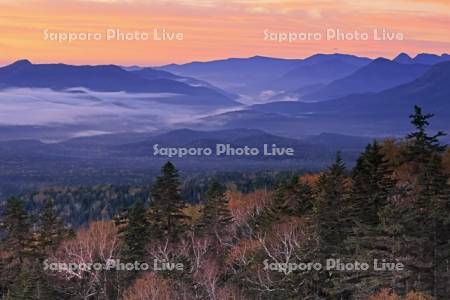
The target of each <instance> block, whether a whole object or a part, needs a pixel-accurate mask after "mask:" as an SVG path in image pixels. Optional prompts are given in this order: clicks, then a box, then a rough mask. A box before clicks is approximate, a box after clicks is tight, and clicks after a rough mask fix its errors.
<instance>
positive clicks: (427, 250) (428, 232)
mask: <svg viewBox="0 0 450 300" xmlns="http://www.w3.org/2000/svg"><path fill="white" fill-rule="evenodd" d="M414 109H415V113H414V114H413V115H411V116H410V118H411V123H412V124H413V125H414V126H415V128H416V130H415V131H414V132H412V133H411V134H409V135H408V137H407V142H408V143H407V146H406V150H405V151H404V153H403V157H404V160H403V161H404V164H407V165H408V166H412V167H413V168H412V170H413V172H414V174H413V175H415V180H414V181H412V184H410V186H409V189H408V190H407V191H406V195H405V197H403V198H404V199H403V201H401V202H399V201H397V203H391V204H390V205H388V207H387V211H385V212H384V215H388V216H390V218H389V217H388V218H386V217H385V220H386V222H385V225H384V228H385V231H386V235H387V236H389V234H391V236H392V237H395V238H394V241H395V243H393V244H394V245H395V246H396V253H397V255H398V256H400V257H404V258H408V259H404V260H403V261H404V263H405V264H406V268H407V270H408V272H407V276H405V278H403V279H402V282H401V284H398V287H394V289H395V288H396V289H397V291H398V293H401V294H404V293H406V292H408V291H410V290H417V291H423V292H427V293H429V294H431V295H433V296H435V297H437V298H438V299H439V297H442V296H443V295H448V292H449V289H448V286H449V284H448V283H449V280H450V276H449V271H448V267H449V263H448V261H449V258H450V250H449V249H450V244H449V240H450V228H449V222H448V220H449V211H450V210H449V207H450V205H449V203H450V198H449V197H450V196H449V195H450V191H449V185H448V179H449V177H448V174H445V172H444V171H443V168H442V153H443V152H444V151H445V149H446V146H445V145H441V143H440V141H439V138H440V137H442V136H443V135H444V133H443V132H438V133H436V134H434V135H429V134H428V133H427V131H426V130H427V127H428V126H429V119H430V118H431V117H433V115H432V114H423V113H422V110H421V108H420V107H417V106H416V107H415V108H414ZM443 299H444V298H443Z"/></svg>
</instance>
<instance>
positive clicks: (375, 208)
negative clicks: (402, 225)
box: [339, 142, 395, 298]
mask: <svg viewBox="0 0 450 300" xmlns="http://www.w3.org/2000/svg"><path fill="white" fill-rule="evenodd" d="M352 183H353V185H352V191H351V196H350V198H349V204H348V205H347V206H346V219H347V220H348V221H349V224H350V225H351V231H350V233H349V235H348V237H347V238H346V240H345V246H346V250H347V251H348V253H347V259H348V260H349V261H353V260H355V259H357V260H358V261H361V262H367V263H369V264H370V265H372V264H373V261H374V259H382V258H388V257H389V258H391V259H392V257H391V253H389V251H388V249H387V248H386V245H389V242H388V243H385V242H386V239H385V238H384V237H385V232H384V231H383V228H382V216H381V213H382V211H383V210H384V209H385V208H386V206H387V204H388V203H389V202H390V201H393V196H394V194H395V188H394V187H395V180H394V178H393V174H392V171H391V170H390V169H389V167H388V163H387V161H386V160H385V157H384V154H383V151H382V147H381V146H380V145H379V144H378V143H377V142H373V143H372V144H369V145H367V147H366V150H365V151H364V152H363V153H362V154H361V156H360V157H359V159H358V161H357V164H356V167H355V168H354V170H353V174H352ZM386 216H387V215H386ZM391 242H392V241H391ZM393 275H394V274H393V273H392V272H387V273H382V272H375V271H373V270H372V269H370V270H368V271H364V272H349V273H348V274H345V276H344V277H343V278H340V279H341V282H339V284H340V285H343V286H347V288H348V289H351V290H352V291H353V293H354V295H355V296H356V297H359V298H363V297H368V296H369V295H370V294H371V293H373V291H374V290H377V289H379V288H382V287H386V284H389V283H390V282H392V278H393ZM355 280H356V281H358V286H355V285H354V282H355Z"/></svg>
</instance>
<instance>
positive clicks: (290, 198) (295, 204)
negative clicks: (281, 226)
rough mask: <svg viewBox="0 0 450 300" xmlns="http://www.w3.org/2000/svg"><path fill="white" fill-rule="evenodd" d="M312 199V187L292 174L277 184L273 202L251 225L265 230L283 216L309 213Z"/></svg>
mask: <svg viewBox="0 0 450 300" xmlns="http://www.w3.org/2000/svg"><path fill="white" fill-rule="evenodd" d="M312 200H313V191H312V188H311V187H310V186H309V185H308V184H307V183H301V182H299V179H298V176H293V177H292V178H291V179H290V180H288V181H286V182H281V183H279V184H278V186H277V187H276V189H275V196H274V199H273V202H272V203H270V205H268V206H267V207H266V208H264V210H263V211H262V212H261V213H260V214H259V215H257V216H256V217H255V218H254V220H252V222H251V226H252V227H253V228H254V229H256V230H257V231H267V230H269V229H270V227H271V225H273V224H274V223H276V222H279V221H280V220H282V219H283V217H286V216H300V217H301V216H306V215H309V214H310V213H311V210H312V206H313V204H312V202H313V201H312Z"/></svg>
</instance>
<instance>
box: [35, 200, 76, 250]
mask: <svg viewBox="0 0 450 300" xmlns="http://www.w3.org/2000/svg"><path fill="white" fill-rule="evenodd" d="M38 226H39V229H38V232H37V243H36V244H37V248H38V249H37V250H38V251H39V252H40V253H43V254H44V255H45V254H46V253H47V252H48V251H55V250H56V248H57V247H58V246H59V244H60V243H61V242H62V241H63V240H65V239H67V238H70V237H72V236H74V232H73V230H71V229H69V228H67V227H66V226H65V225H64V222H63V221H62V220H61V219H60V218H59V217H58V215H57V213H56V210H55V207H54V204H53V201H52V200H50V199H47V200H45V202H44V205H43V207H42V212H41V213H40V215H39V220H38ZM44 255H43V256H44Z"/></svg>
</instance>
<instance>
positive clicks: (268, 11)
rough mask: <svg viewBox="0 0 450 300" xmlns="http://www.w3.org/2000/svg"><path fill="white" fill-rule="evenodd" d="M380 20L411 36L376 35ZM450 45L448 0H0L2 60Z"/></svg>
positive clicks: (145, 59)
mask: <svg viewBox="0 0 450 300" xmlns="http://www.w3.org/2000/svg"><path fill="white" fill-rule="evenodd" d="M108 28H116V29H119V30H120V31H121V32H133V31H140V32H147V33H153V29H154V28H158V29H159V30H162V29H165V30H166V31H169V32H180V33H182V34H183V37H184V38H183V40H181V41H154V40H153V39H152V36H150V39H149V40H147V41H116V40H109V41H107V40H105V38H104V37H105V35H106V34H105V31H106V30H107V29H108ZM374 28H378V29H379V30H381V29H383V28H385V29H386V30H388V31H389V32H396V33H400V34H403V35H404V40H397V41H386V40H385V41H374V40H373V36H372V32H373V29H374ZM45 29H48V31H47V32H48V33H66V32H72V33H75V34H79V33H88V32H89V33H97V34H102V38H101V39H100V40H99V41H97V40H91V41H72V42H70V43H69V42H67V41H66V42H58V41H54V40H45V35H44V30H45ZM265 29H267V30H268V32H271V33H274V32H284V33H289V32H297V33H298V32H305V33H308V32H310V33H315V32H320V33H322V34H323V35H322V36H323V38H322V39H320V40H313V41H297V42H292V43H287V42H283V43H279V42H277V41H270V40H265V39H264V30H265ZM327 29H331V30H336V29H340V30H341V31H343V32H351V33H353V32H354V31H358V32H360V33H363V32H368V33H370V38H369V40H367V41H349V40H346V41H336V40H326V38H325V36H326V34H325V33H326V30H327ZM401 51H405V52H407V53H409V54H411V55H414V54H417V53H420V52H431V53H438V54H440V53H444V52H450V1H448V0H429V1H420V0H377V1H375V0H367V1H364V0H359V1H356V0H355V1H353V0H340V1H339V0H334V1H331V0H318V1H310V0H278V1H277V0H147V1H144V0H79V1H56V0H34V1H22V0H10V1H4V0H0V64H7V63H10V62H11V61H14V60H17V59H20V58H28V59H30V60H31V61H33V62H66V63H74V64H84V63H88V64H98V63H114V64H123V65H132V64H140V65H159V64H165V63H172V62H176V63H181V62H188V61H194V60H200V61H204V60H211V59H218V58H227V57H248V56H253V55H264V56H277V57H287V58H299V57H305V56H308V55H311V54H314V53H332V52H333V53H334V52H341V53H352V54H359V55H366V56H370V57H377V56H387V57H393V56H394V55H396V54H397V53H399V52H401Z"/></svg>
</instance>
